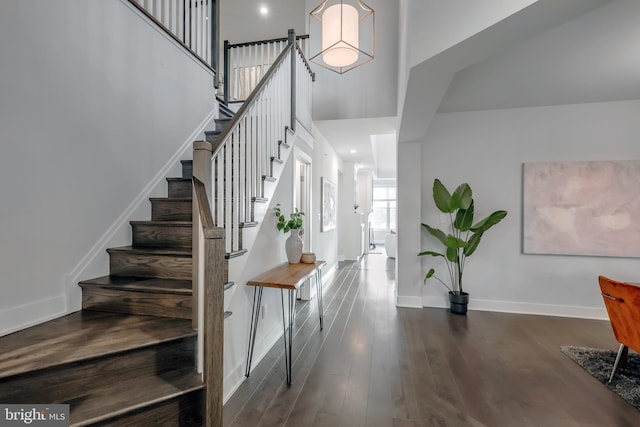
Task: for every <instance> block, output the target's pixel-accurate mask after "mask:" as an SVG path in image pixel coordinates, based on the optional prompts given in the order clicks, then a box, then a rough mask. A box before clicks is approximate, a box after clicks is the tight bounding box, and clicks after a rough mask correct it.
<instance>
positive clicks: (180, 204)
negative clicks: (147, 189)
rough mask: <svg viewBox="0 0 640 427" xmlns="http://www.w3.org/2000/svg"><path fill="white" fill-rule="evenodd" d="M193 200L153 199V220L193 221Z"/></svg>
mask: <svg viewBox="0 0 640 427" xmlns="http://www.w3.org/2000/svg"><path fill="white" fill-rule="evenodd" d="M191 217H192V207H191V200H189V201H183V200H171V199H159V200H152V201H151V220H152V221H191Z"/></svg>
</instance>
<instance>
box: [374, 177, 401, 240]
mask: <svg viewBox="0 0 640 427" xmlns="http://www.w3.org/2000/svg"><path fill="white" fill-rule="evenodd" d="M395 184H396V183H395V180H374V182H373V212H372V215H371V228H372V229H373V240H374V242H375V243H382V242H384V236H385V234H387V233H388V232H389V231H390V230H395V229H396V187H395Z"/></svg>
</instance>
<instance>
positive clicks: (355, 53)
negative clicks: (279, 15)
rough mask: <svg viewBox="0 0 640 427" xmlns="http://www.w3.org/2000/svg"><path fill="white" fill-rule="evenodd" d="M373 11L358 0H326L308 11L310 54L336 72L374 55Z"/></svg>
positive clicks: (365, 60) (351, 68) (344, 71)
mask: <svg viewBox="0 0 640 427" xmlns="http://www.w3.org/2000/svg"><path fill="white" fill-rule="evenodd" d="M374 15H375V12H374V11H373V9H372V8H371V7H369V6H367V5H366V4H365V3H364V2H362V1H360V0H325V1H323V2H322V3H320V4H319V5H318V6H317V7H316V8H315V9H313V10H312V11H311V13H309V57H310V59H311V61H312V62H314V63H316V64H318V65H321V66H323V67H325V68H328V69H330V70H333V71H335V72H336V73H338V74H343V73H346V72H347V71H349V70H353V69H354V68H356V67H358V66H360V65H362V64H364V63H365V62H369V61H371V60H372V59H373V55H374V29H375V17H374Z"/></svg>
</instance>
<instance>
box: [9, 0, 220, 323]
mask: <svg viewBox="0 0 640 427" xmlns="http://www.w3.org/2000/svg"><path fill="white" fill-rule="evenodd" d="M0 54H1V55H2V60H1V61H0V93H1V94H2V96H1V97H0V141H1V144H0V194H2V196H3V198H4V201H3V203H1V204H0V206H1V207H0V218H2V226H0V242H2V244H1V245H0V271H2V275H0V289H2V298H0V335H2V334H4V333H7V332H10V331H12V330H17V329H19V328H22V327H25V326H28V325H29V324H33V323H38V322H40V321H43V320H46V319H49V318H52V317H56V316H58V315H61V314H64V313H65V312H67V311H71V310H77V309H78V308H79V296H80V291H79V288H78V287H77V285H76V282H77V280H78V279H85V278H90V277H93V276H96V275H100V274H106V273H107V271H108V257H107V255H106V253H105V252H104V249H105V248H106V247H107V244H109V245H110V246H113V245H114V244H116V245H126V244H130V231H129V229H128V224H127V221H126V220H127V219H128V218H121V216H122V214H123V212H125V211H130V212H132V213H133V212H135V211H136V209H135V208H136V207H137V201H140V200H143V198H141V194H142V195H144V193H145V192H149V191H151V189H152V188H153V184H154V183H155V182H156V180H158V181H159V180H161V176H158V173H159V172H161V171H162V170H163V169H166V167H168V166H167V165H169V162H170V161H171V159H172V158H174V160H177V159H175V155H176V154H177V153H178V152H179V151H180V150H181V147H183V146H185V147H188V146H189V145H190V142H191V141H190V138H192V133H193V132H194V130H195V129H196V128H198V127H199V126H200V125H201V124H202V123H203V122H204V121H207V120H208V118H210V113H211V112H212V110H213V108H214V106H215V101H214V98H213V92H212V84H213V77H212V75H211V74H210V73H209V72H208V71H206V70H205V69H204V68H203V67H202V66H201V65H199V64H198V63H197V62H196V61H194V60H193V59H191V58H190V57H189V56H188V55H186V54H185V53H183V51H182V50H181V48H179V47H177V46H176V45H175V44H174V43H173V42H171V41H169V40H168V39H167V38H166V37H165V36H164V35H163V34H161V33H160V32H159V31H158V30H156V29H155V28H154V27H153V26H151V25H149V24H148V23H147V22H146V21H145V20H143V19H142V18H141V17H140V16H139V14H138V13H137V12H135V11H134V10H133V9H132V8H131V6H129V4H128V2H126V1H99V2H98V1H94V2H87V1H82V0H57V1H55V2H52V1H49V0H4V1H2V2H0ZM185 144H186V145H185ZM176 163H177V162H176ZM172 172H175V173H179V171H178V169H177V167H176V168H175V169H174V170H172ZM159 188H162V187H159ZM158 191H161V190H158ZM164 191H166V185H165V186H164ZM136 215H144V216H141V217H140V218H145V219H148V218H149V217H150V209H149V205H148V204H147V203H145V204H143V205H142V209H140V210H139V212H136ZM112 237H113V239H112ZM96 245H97V246H96ZM93 255H96V257H95V258H94V257H93ZM67 294H69V295H67ZM67 296H69V298H67Z"/></svg>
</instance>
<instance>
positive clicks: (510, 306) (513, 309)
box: [422, 294, 609, 320]
mask: <svg viewBox="0 0 640 427" xmlns="http://www.w3.org/2000/svg"><path fill="white" fill-rule="evenodd" d="M422 304H423V305H424V307H434V308H449V301H448V299H447V295H446V294H443V295H442V296H436V295H425V296H423V297H422ZM468 308H469V311H493V312H497V313H514V314H530V315H540V316H558V317H573V318H578V319H597V320H608V319H609V317H608V315H607V310H606V309H605V308H604V307H580V306H571V305H556V304H540V303H529V302H517V301H497V300H486V299H475V298H469V307H468Z"/></svg>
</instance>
